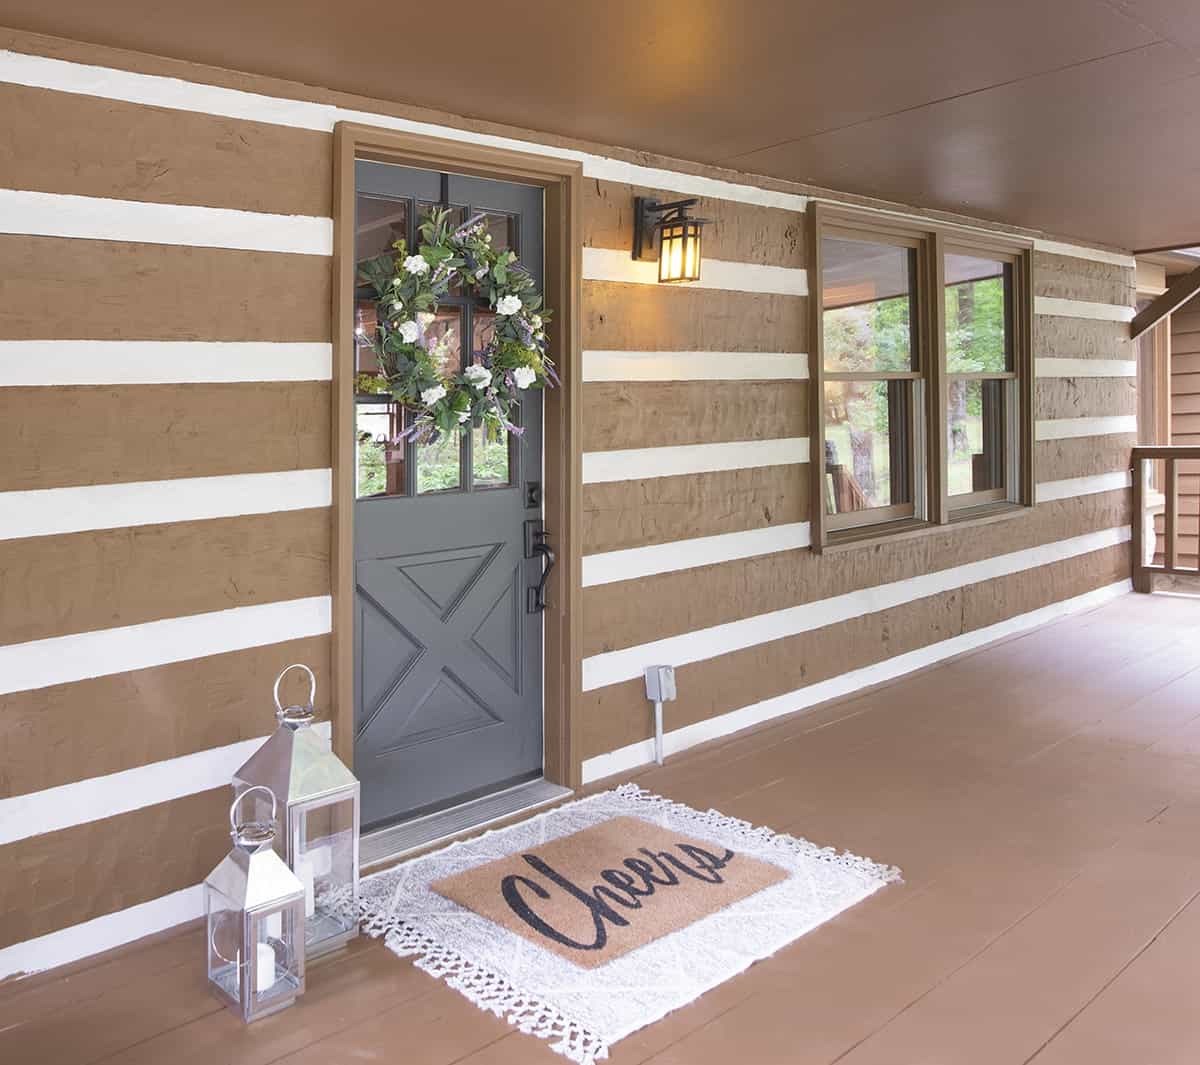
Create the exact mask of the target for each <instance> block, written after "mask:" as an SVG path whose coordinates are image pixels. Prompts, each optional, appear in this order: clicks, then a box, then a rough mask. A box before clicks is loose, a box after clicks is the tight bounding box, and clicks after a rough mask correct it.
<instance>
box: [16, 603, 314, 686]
mask: <svg viewBox="0 0 1200 1065" xmlns="http://www.w3.org/2000/svg"><path fill="white" fill-rule="evenodd" d="M330 618H331V604H330V597H329V596H327V595H315V596H311V597H309V598H307V599H289V600H286V601H284V602H277V603H260V604H256V605H254V606H238V607H231V608H230V609H229V610H215V611H212V612H211V613H206V614H192V615H189V616H187V617H182V618H166V619H164V620H162V621H147V622H144V623H142V624H140V625H124V626H121V627H120V628H113V629H99V630H97V631H94V632H80V633H73V634H71V635H69V636H51V637H49V638H48V639H45V640H31V641H29V642H28V643H12V644H7V645H5V646H3V647H0V695H7V694H8V693H9V692H19V691H29V690H31V689H34V688H47V687H49V686H50V685H52V684H69V683H70V682H72V681H76V680H86V679H88V678H89V677H108V676H112V675H113V674H115V673H127V672H129V671H130V670H134V669H148V668H150V667H152V666H163V665H167V664H168V663H170V662H187V661H190V660H192V659H195V658H206V657H207V656H209V655H219V654H224V653H225V652H227V651H243V650H245V649H246V648H248V647H263V646H265V645H267V644H272V643H283V642H284V641H285V640H298V639H301V638H303V637H305V636H321V635H324V634H325V633H327V632H329V631H330V623H331V621H330Z"/></svg>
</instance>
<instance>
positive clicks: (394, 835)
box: [358, 780, 571, 872]
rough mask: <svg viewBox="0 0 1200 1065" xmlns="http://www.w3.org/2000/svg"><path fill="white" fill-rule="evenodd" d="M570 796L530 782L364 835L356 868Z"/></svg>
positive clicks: (554, 786) (565, 790)
mask: <svg viewBox="0 0 1200 1065" xmlns="http://www.w3.org/2000/svg"><path fill="white" fill-rule="evenodd" d="M570 794H571V789H570V788H564V787H563V786H562V785H561V784H551V783H550V782H549V781H548V780H531V781H528V782H526V783H524V784H517V785H516V786H514V787H511V788H505V789H504V790H503V791H497V792H495V793H494V794H492V795H484V796H483V797H482V798H479V799H472V800H471V801H470V802H464V803H462V804H460V805H459V806H452V807H450V809H448V810H440V811H439V812H438V813H435V814H427V815H426V816H424V817H416V818H413V820H411V821H403V822H401V823H400V824H398V825H390V826H388V827H387V828H381V829H378V830H376V831H374V832H367V833H364V834H363V836H362V837H361V839H360V840H359V844H358V863H359V868H360V869H362V870H363V871H364V872H365V871H366V870H367V869H369V868H371V867H372V866H376V865H382V864H384V863H385V862H392V861H395V860H396V859H397V858H403V857H404V856H405V855H406V854H411V853H413V852H414V851H417V850H421V849H423V848H425V847H429V846H431V845H433V844H435V843H441V842H443V841H444V840H449V839H452V838H453V837H454V836H459V835H462V834H463V833H465V832H473V831H475V830H476V829H479V828H483V827H485V826H486V825H490V824H493V823H495V822H496V821H502V820H504V819H505V818H507V817H512V816H513V815H514V814H521V813H527V812H529V811H531V810H536V809H538V808H539V807H542V806H549V805H550V804H551V803H555V802H558V801H559V800H560V799H565V798H566V797H567V796H568V795H570Z"/></svg>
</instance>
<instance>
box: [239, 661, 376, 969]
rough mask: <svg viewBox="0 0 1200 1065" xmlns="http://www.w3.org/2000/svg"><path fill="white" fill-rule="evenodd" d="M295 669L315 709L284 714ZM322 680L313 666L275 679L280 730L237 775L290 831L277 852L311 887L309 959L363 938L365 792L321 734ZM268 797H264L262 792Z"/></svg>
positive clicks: (287, 710)
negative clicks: (282, 688)
mask: <svg viewBox="0 0 1200 1065" xmlns="http://www.w3.org/2000/svg"><path fill="white" fill-rule="evenodd" d="M293 669H300V670H303V671H304V672H305V673H307V674H308V683H309V691H308V704H307V705H306V706H288V707H284V706H282V705H281V704H280V702H279V685H280V683H281V682H282V681H283V678H284V677H285V676H287V674H288V673H289V672H290V671H291V670H293ZM316 697H317V678H316V677H315V676H314V675H313V671H312V670H311V669H309V668H308V666H305V665H300V664H296V665H291V666H288V667H287V669H285V670H284V671H283V672H282V673H280V674H279V676H278V677H276V678H275V717H276V719H277V720H278V722H279V728H278V729H276V731H275V734H274V735H273V736H271V738H270V739H268V740H267V742H266V743H264V744H263V745H262V746H261V747H260V748H259V749H258V751H256V752H255V754H254V755H253V756H252V757H251V758H250V759H249V761H247V762H246V764H245V765H243V766H242V767H241V769H239V770H238V771H237V772H236V773H235V774H234V775H233V788H234V791H235V793H237V794H241V793H243V792H246V791H247V790H248V789H250V788H253V787H255V786H256V785H264V784H265V785H266V786H267V787H268V788H270V789H271V791H273V792H274V793H275V794H276V795H278V796H279V801H280V803H281V804H282V806H283V808H284V811H285V814H284V825H285V831H284V832H283V834H282V838H277V839H276V841H275V848H276V850H277V851H278V852H279V855H280V857H282V858H283V859H284V861H286V862H287V864H288V865H289V866H290V867H291V870H292V872H294V873H295V874H296V876H297V878H298V879H299V880H300V883H301V884H302V885H303V886H304V912H305V917H306V935H305V942H306V945H307V953H308V957H309V958H313V957H316V956H317V955H320V954H324V953H327V952H328V951H331V950H336V949H337V948H338V947H340V946H342V945H344V944H345V943H347V942H349V941H350V940H351V939H353V938H354V937H355V936H356V935H358V828H359V786H358V781H357V780H356V779H355V777H354V774H353V773H351V772H350V770H349V769H347V768H346V767H345V766H344V765H343V764H342V762H341V760H340V759H339V758H338V757H337V756H336V755H335V754H334V753H333V751H331V750H330V748H329V744H328V743H327V742H326V741H325V739H324V738H323V737H322V736H320V735H319V734H318V733H317V732H315V731H314V730H313V728H312V727H311V726H312V721H313V717H314V711H313V704H314V702H315V700H316ZM259 794H261V793H259Z"/></svg>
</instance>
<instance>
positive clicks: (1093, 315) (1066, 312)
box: [1033, 296, 1136, 322]
mask: <svg viewBox="0 0 1200 1065" xmlns="http://www.w3.org/2000/svg"><path fill="white" fill-rule="evenodd" d="M1033 313H1034V314H1048V315H1056V316H1057V317H1059V318H1089V319H1093V320H1096V321H1101V322H1132V321H1133V316H1134V314H1135V313H1136V312H1135V311H1134V309H1133V308H1132V307H1127V306H1126V305H1125V304H1123V303H1093V302H1092V301H1090V300H1067V299H1060V298H1059V297H1057V296H1034V298H1033Z"/></svg>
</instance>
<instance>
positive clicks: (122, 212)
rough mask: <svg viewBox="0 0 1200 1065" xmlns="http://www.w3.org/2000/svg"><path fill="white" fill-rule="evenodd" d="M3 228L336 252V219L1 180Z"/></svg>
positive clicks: (194, 245) (0, 222)
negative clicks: (6, 185)
mask: <svg viewBox="0 0 1200 1065" xmlns="http://www.w3.org/2000/svg"><path fill="white" fill-rule="evenodd" d="M0 233H20V234H27V235H30V236H38V237H73V238H76V239H79V240H120V241H129V242H130V243H135V244H181V245H185V246H186V247H191V248H235V249H240V250H243V251H268V252H288V253H293V254H297V255H332V254H333V219H332V218H313V217H309V216H307V215H282V214H264V213H262V212H259V211H235V210H231V209H230V208H228V207H193V206H190V205H184V204H174V203H149V202H146V201H144V200H111V199H106V198H104V197H102V196H71V195H67V194H65V193H59V192H28V191H25V190H23V189H2V188H0Z"/></svg>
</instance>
